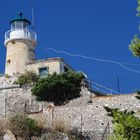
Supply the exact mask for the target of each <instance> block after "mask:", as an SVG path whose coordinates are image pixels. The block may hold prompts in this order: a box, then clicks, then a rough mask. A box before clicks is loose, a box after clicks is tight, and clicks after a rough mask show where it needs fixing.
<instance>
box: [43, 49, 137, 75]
mask: <svg viewBox="0 0 140 140" xmlns="http://www.w3.org/2000/svg"><path fill="white" fill-rule="evenodd" d="M44 50H51V51H54V52H55V53H61V54H66V55H69V56H74V57H81V58H84V59H90V60H94V61H98V62H107V63H112V64H117V65H119V66H121V67H122V68H124V69H125V70H127V71H131V72H134V73H139V74H140V71H138V70H135V69H131V68H129V67H126V66H125V65H123V63H121V62H118V61H111V60H106V59H99V58H95V57H89V56H85V55H80V54H73V53H69V52H66V51H58V50H56V49H53V48H47V49H44ZM125 64H126V63H125Z"/></svg>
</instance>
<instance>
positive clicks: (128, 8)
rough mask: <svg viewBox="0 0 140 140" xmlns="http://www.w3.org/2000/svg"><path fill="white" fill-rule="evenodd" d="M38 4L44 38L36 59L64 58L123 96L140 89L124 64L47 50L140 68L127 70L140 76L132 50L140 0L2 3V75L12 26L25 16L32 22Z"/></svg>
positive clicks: (37, 15) (39, 29) (37, 28)
mask: <svg viewBox="0 0 140 140" xmlns="http://www.w3.org/2000/svg"><path fill="white" fill-rule="evenodd" d="M31 3H32V4H33V5H34V15H35V31H36V32H37V34H38V44H37V47H36V58H37V59H43V58H48V57H62V58H64V59H65V60H66V61H67V62H68V63H69V64H70V65H71V66H72V67H73V68H74V69H75V70H78V71H84V72H85V73H86V74H87V75H88V77H89V78H90V79H92V80H93V81H94V82H97V83H99V84H101V85H104V86H106V87H108V88H111V89H114V90H118V88H117V87H118V86H117V77H118V76H119V78H120V80H119V81H120V91H121V93H130V92H133V91H134V90H136V89H140V73H134V72H130V71H127V70H126V69H124V68H122V67H121V66H119V65H116V64H112V63H106V62H98V61H94V60H88V59H83V58H80V57H71V56H68V55H66V54H57V53H55V52H53V51H50V50H46V49H47V48H54V49H57V50H61V51H62V50H63V51H67V52H69V53H74V54H81V55H85V56H90V57H95V58H99V59H106V60H111V61H119V62H124V63H132V64H139V65H137V66H133V65H125V66H127V67H129V68H132V69H135V70H138V71H140V59H138V58H135V57H133V56H132V54H131V52H130V51H129V49H128V45H129V44H130V41H131V39H132V38H133V35H134V34H138V33H139V32H138V26H139V25H138V24H139V18H138V17H136V10H135V9H136V6H137V2H136V0H133V1H128V0H123V1H122V0H117V1H115V0H106V1H105V0H39V1H38V0H24V1H19V0H12V1H11V0H4V1H2V2H1V4H0V11H1V12H0V17H1V18H0V73H4V65H5V55H6V48H5V47H4V34H5V32H6V31H7V30H9V29H10V27H9V21H10V20H11V19H13V18H14V17H15V16H16V15H17V13H18V12H19V11H22V12H23V13H24V16H25V17H26V18H28V19H30V20H31Z"/></svg>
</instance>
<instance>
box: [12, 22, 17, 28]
mask: <svg viewBox="0 0 140 140" xmlns="http://www.w3.org/2000/svg"><path fill="white" fill-rule="evenodd" d="M15 27H16V23H15V22H13V23H12V24H11V30H15Z"/></svg>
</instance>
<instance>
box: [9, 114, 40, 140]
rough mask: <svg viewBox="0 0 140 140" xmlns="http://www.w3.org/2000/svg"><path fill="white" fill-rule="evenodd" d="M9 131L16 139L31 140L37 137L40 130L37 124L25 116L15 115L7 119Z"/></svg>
mask: <svg viewBox="0 0 140 140" xmlns="http://www.w3.org/2000/svg"><path fill="white" fill-rule="evenodd" d="M8 126H9V129H10V130H11V131H12V133H13V134H14V135H15V136H16V137H22V138H25V139H27V140H28V139H31V137H32V136H39V135H41V133H42V128H41V127H39V126H38V123H37V122H36V121H35V120H34V119H31V118H29V117H27V116H26V115H15V116H13V117H11V118H10V119H9V125H8Z"/></svg>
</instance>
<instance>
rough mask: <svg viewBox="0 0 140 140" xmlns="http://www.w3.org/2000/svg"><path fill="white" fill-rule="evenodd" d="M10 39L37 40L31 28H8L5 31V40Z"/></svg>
mask: <svg viewBox="0 0 140 140" xmlns="http://www.w3.org/2000/svg"><path fill="white" fill-rule="evenodd" d="M11 39H28V40H31V41H34V42H36V41H37V34H36V33H35V32H34V31H31V30H9V31H7V32H6V33H5V42H7V41H9V40H11Z"/></svg>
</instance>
